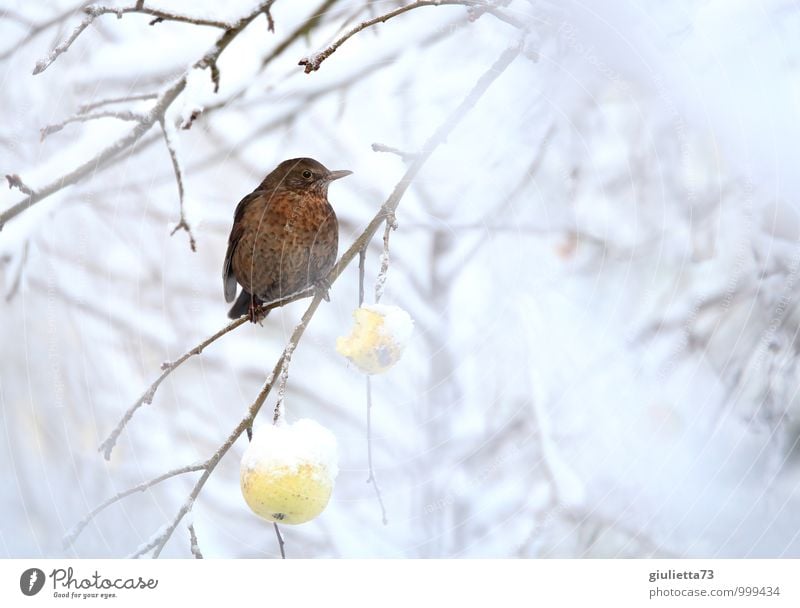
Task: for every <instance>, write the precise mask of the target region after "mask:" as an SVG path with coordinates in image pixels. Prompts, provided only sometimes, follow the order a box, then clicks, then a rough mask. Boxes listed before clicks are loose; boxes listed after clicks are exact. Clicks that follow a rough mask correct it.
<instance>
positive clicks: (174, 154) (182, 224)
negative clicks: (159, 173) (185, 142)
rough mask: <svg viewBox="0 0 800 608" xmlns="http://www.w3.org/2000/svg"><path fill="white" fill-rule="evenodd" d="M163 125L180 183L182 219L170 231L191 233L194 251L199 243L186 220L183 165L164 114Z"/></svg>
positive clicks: (173, 165)
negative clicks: (179, 160)
mask: <svg viewBox="0 0 800 608" xmlns="http://www.w3.org/2000/svg"><path fill="white" fill-rule="evenodd" d="M159 123H160V125H161V132H162V133H163V134H164V143H165V144H166V146H167V150H168V151H169V158H170V160H171V161H172V169H173V171H174V172H175V181H176V182H177V184H178V202H179V205H180V214H181V216H180V220H179V221H178V224H177V225H176V226H175V228H173V229H172V232H170V233H169V234H170V236H172V235H174V234H175V233H176V232H177V231H178V230H181V229H183V230H185V231H186V234H188V235H189V247H191V248H192V251H197V243H196V242H195V240H194V234H193V233H192V227H191V226H189V222H187V221H186V209H185V207H184V189H183V174H182V172H181V166H180V163H179V162H178V152H177V151H176V150H175V142H173V141H172V137H171V136H170V130H171V128H172V127H171V126H169V127H168V126H167V123H166V121H165V120H164V117H163V116H162V117H161V119H160V120H159Z"/></svg>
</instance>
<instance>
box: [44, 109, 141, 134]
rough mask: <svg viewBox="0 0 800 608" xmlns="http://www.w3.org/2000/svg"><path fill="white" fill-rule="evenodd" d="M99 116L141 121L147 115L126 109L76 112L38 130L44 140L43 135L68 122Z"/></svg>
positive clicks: (58, 129)
mask: <svg viewBox="0 0 800 608" xmlns="http://www.w3.org/2000/svg"><path fill="white" fill-rule="evenodd" d="M101 118H117V119H119V120H127V121H138V122H142V121H144V120H146V119H147V117H146V116H145V115H144V114H137V113H136V112H128V111H126V110H121V111H112V110H106V111H100V112H93V113H91V114H77V115H75V116H70V117H69V118H67V119H66V120H63V121H61V122H59V123H56V124H54V125H48V126H46V127H43V128H41V129H40V130H39V131H40V133H41V139H42V140H43V141H44V139H45V137H47V136H48V135H51V134H53V133H57V132H58V131H60V130H61V129H63V128H64V127H65V126H67V125H68V124H70V123H73V122H89V121H90V120H99V119H101Z"/></svg>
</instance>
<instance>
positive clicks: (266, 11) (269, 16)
mask: <svg viewBox="0 0 800 608" xmlns="http://www.w3.org/2000/svg"><path fill="white" fill-rule="evenodd" d="M273 4H275V0H271V1H270V2H267V5H266V6H265V7H264V15H266V17H267V29H268V30H269V31H270V33H272V34H274V33H275V20H274V19H273V18H272V10H271V9H272V5H273ZM275 527H276V529H277V525H276V526H275Z"/></svg>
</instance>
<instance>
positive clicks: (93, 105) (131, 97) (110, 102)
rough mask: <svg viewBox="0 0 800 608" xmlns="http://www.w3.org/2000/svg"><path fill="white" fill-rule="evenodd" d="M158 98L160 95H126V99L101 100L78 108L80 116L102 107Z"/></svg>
mask: <svg viewBox="0 0 800 608" xmlns="http://www.w3.org/2000/svg"><path fill="white" fill-rule="evenodd" d="M156 97H158V93H142V94H141V95H126V96H125V97H111V98H109V99H101V100H99V101H93V102H91V103H85V104H83V105H82V106H81V107H80V108H78V114H85V113H86V112H88V111H90V110H94V109H96V108H100V107H102V106H108V105H113V104H117V103H127V102H129V101H147V100H148V99H155V98H156Z"/></svg>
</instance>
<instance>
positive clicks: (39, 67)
mask: <svg viewBox="0 0 800 608" xmlns="http://www.w3.org/2000/svg"><path fill="white" fill-rule="evenodd" d="M83 12H84V13H86V17H84V19H83V21H81V22H80V23H79V24H78V25H77V26H76V27H75V29H74V30H72V33H71V34H70V35H69V36H68V37H67V38H66V39H65V40H63V41H62V42H61V44H59V45H58V46H56V47H55V48H54V49H53V50H52V51H50V53H49V54H48V55H47V57H45V58H44V59H41V60H40V61H38V62H37V63H36V67H34V69H33V73H34V75H36V74H41V73H42V72H44V71H45V70H46V69H47V68H48V67H50V65H51V64H52V63H53V62H54V61H55V60H56V59H58V57H59V56H61V55H63V54H64V53H66V52H67V51H68V50H69V47H71V46H72V43H73V42H75V41H76V40H77V39H78V36H80V35H81V34H82V33H83V31H84V30H85V29H86V28H87V27H89V26H90V25H91V24H92V22H93V21H94V20H95V19H97V18H98V17H101V16H102V15H108V14H114V15H116V16H117V19H121V18H122V15H124V14H126V13H141V14H143V15H150V16H151V17H155V19H153V21H151V22H150V25H153V24H155V23H158V22H160V21H180V22H183V23H191V24H192V25H206V26H210V27H218V28H220V29H223V30H229V29H232V28H233V27H235V26H234V25H232V24H229V23H225V22H223V21H215V20H213V19H203V18H200V17H189V16H187V15H178V14H176V13H171V12H169V11H162V10H157V9H152V8H146V7H144V6H138V5H137V6H129V7H125V8H112V7H109V6H87V7H86V8H84V9H83Z"/></svg>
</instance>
